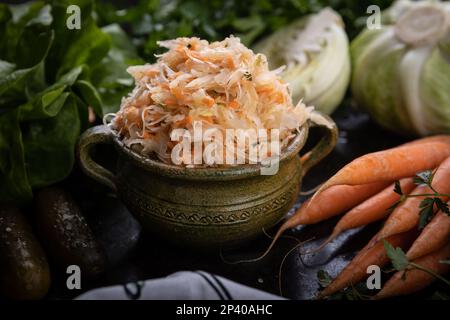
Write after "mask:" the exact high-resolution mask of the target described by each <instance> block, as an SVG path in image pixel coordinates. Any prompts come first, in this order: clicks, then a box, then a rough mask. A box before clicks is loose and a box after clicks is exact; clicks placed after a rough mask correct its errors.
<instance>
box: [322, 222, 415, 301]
mask: <svg viewBox="0 0 450 320" xmlns="http://www.w3.org/2000/svg"><path fill="white" fill-rule="evenodd" d="M415 235H416V232H415V231H410V232H406V233H401V234H396V235H394V236H392V237H389V238H387V239H386V240H387V241H388V242H389V243H390V244H391V245H392V246H394V247H401V248H406V247H408V245H409V244H410V243H411V242H412V241H413V239H414V236H415ZM376 238H377V235H375V236H374V237H373V238H372V240H370V241H369V243H368V244H367V245H366V246H365V247H364V248H363V249H361V251H360V252H359V253H358V254H357V255H356V257H355V258H353V260H352V261H351V262H350V263H349V264H348V265H347V266H346V267H345V268H344V270H342V271H341V272H340V273H339V275H338V276H337V277H336V278H335V279H334V280H333V282H331V283H330V284H329V285H328V286H327V287H326V288H325V289H324V290H323V291H322V292H320V294H319V296H318V298H323V297H326V296H330V295H332V294H333V293H336V292H338V291H340V290H342V289H345V288H347V287H348V286H350V285H352V284H356V283H358V282H360V281H362V280H364V279H365V278H366V277H367V267H369V266H370V265H377V266H379V267H380V268H381V267H383V266H385V265H386V264H388V262H389V261H390V260H389V257H388V256H387V254H386V250H385V249H384V243H383V241H378V242H376Z"/></svg>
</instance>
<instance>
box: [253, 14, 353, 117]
mask: <svg viewBox="0 0 450 320" xmlns="http://www.w3.org/2000/svg"><path fill="white" fill-rule="evenodd" d="M254 50H255V51H256V52H260V53H263V54H265V55H266V56H267V59H268V62H269V65H270V67H271V68H278V67H280V66H283V65H285V66H286V68H285V70H284V71H283V73H282V74H281V76H282V78H283V79H284V80H285V81H286V82H288V83H289V88H290V90H291V93H292V98H293V100H294V103H296V102H297V101H299V100H300V99H303V102H304V103H306V104H307V105H313V106H315V108H316V109H318V110H320V111H322V112H324V113H327V114H330V113H332V112H333V111H334V110H335V109H336V107H337V106H338V105H339V104H340V103H341V101H342V99H343V97H344V94H345V92H346V90H347V87H348V84H349V81H350V54H349V44H348V38H347V35H346V33H345V30H344V24H343V22H342V19H341V17H340V16H339V15H338V14H337V13H336V12H334V11H333V10H332V9H329V8H326V9H323V10H322V11H321V12H319V13H318V14H315V15H309V16H306V17H304V18H301V19H299V20H297V21H295V22H293V23H292V24H291V25H289V26H287V27H285V28H282V29H280V30H278V31H277V32H275V33H274V34H272V35H271V36H269V37H268V38H266V39H263V40H262V41H261V42H259V43H257V44H256V45H255V47H254Z"/></svg>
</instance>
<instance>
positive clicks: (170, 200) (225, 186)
mask: <svg viewBox="0 0 450 320" xmlns="http://www.w3.org/2000/svg"><path fill="white" fill-rule="evenodd" d="M321 117H322V119H323V121H321V123H322V124H321V126H323V127H324V128H325V129H326V131H325V132H326V133H325V135H324V137H323V138H322V139H321V140H320V141H319V143H318V144H317V145H316V146H315V147H313V148H312V149H311V151H309V152H308V153H307V154H305V155H304V156H302V157H300V156H299V151H300V150H301V149H302V147H303V146H304V144H305V142H306V139H307V137H308V131H309V126H310V125H314V124H312V123H311V122H307V123H305V124H304V125H303V126H302V127H301V128H300V130H299V133H298V134H297V135H296V137H295V138H294V139H293V140H292V141H291V142H290V144H289V146H288V147H287V148H286V150H284V152H283V153H282V155H281V157H280V160H279V161H280V162H279V169H278V172H277V173H276V174H274V175H261V171H260V169H261V168H260V165H259V164H253V165H249V164H247V165H238V166H232V167H224V168H211V167H209V168H208V167H205V168H186V167H183V166H177V165H169V164H164V163H162V162H159V161H157V160H152V159H150V158H148V157H146V156H142V155H140V154H138V153H137V152H135V151H133V150H132V149H130V148H128V147H126V146H125V145H124V144H123V143H122V141H121V140H120V139H119V137H118V136H117V135H116V134H115V133H114V132H113V131H112V130H111V129H109V128H108V127H107V126H104V125H101V126H96V127H93V128H90V129H88V130H87V131H86V132H84V133H83V134H82V136H81V137H80V140H79V144H78V157H79V160H80V164H81V168H82V169H83V171H84V172H85V173H86V174H87V175H88V176H90V177H92V178H94V179H95V180H97V181H98V182H100V183H102V184H104V185H106V186H108V187H110V188H111V189H113V190H114V191H115V192H116V193H117V195H118V196H119V197H120V199H121V200H122V201H123V202H124V203H125V205H126V206H127V208H128V209H129V211H130V212H131V213H132V214H133V215H134V216H135V217H136V218H137V219H138V220H139V221H140V223H141V224H142V225H143V227H144V228H145V229H146V230H148V231H150V232H152V233H155V234H158V235H160V236H161V237H163V238H164V239H167V240H168V241H171V242H173V243H175V244H177V245H181V246H188V247H194V248H201V249H208V248H209V249H211V248H219V247H230V246H235V245H237V244H240V243H242V242H244V241H247V240H250V239H253V238H255V237H256V236H258V235H260V234H262V232H263V230H268V229H269V228H271V227H273V226H274V225H275V224H276V223H277V222H279V221H280V220H281V219H282V218H283V217H284V216H285V215H286V213H287V212H288V211H289V209H290V208H291V207H292V205H293V204H294V202H295V200H296V199H297V197H298V193H299V189H300V186H301V180H302V177H303V176H304V174H305V173H306V172H307V171H308V170H309V169H310V168H311V167H312V166H314V165H315V164H316V163H317V162H319V161H320V160H321V159H323V158H324V157H325V156H326V155H327V154H328V153H329V152H330V151H331V150H332V149H333V148H334V146H335V145H336V141H337V128H336V125H335V124H334V122H333V121H332V120H331V119H330V118H329V117H327V116H325V115H321ZM106 143H107V144H113V145H114V146H115V149H116V150H117V153H118V163H117V168H116V170H115V173H113V172H111V171H109V170H107V169H106V168H104V167H102V166H101V165H100V164H98V163H96V162H95V161H94V160H93V159H92V158H91V156H90V152H91V150H92V148H95V146H96V145H98V144H106Z"/></svg>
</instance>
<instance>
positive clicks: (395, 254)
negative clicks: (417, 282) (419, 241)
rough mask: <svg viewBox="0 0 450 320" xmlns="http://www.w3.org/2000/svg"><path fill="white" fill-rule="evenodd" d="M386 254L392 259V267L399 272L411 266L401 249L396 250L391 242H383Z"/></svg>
mask: <svg viewBox="0 0 450 320" xmlns="http://www.w3.org/2000/svg"><path fill="white" fill-rule="evenodd" d="M383 242H384V243H383V245H384V249H385V250H386V254H387V256H388V257H389V259H391V262H392V266H393V267H394V268H395V270H397V271H401V270H405V269H406V268H407V267H408V265H409V260H408V258H407V257H406V254H405V253H404V252H403V250H402V249H401V248H394V247H393V246H392V245H391V244H390V243H389V242H387V241H386V240H383Z"/></svg>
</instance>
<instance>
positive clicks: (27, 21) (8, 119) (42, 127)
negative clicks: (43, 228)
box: [0, 0, 142, 204]
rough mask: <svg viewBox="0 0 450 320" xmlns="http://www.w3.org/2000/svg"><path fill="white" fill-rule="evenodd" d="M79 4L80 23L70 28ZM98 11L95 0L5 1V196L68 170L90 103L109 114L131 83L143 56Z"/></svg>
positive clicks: (1, 154)
mask: <svg viewBox="0 0 450 320" xmlns="http://www.w3.org/2000/svg"><path fill="white" fill-rule="evenodd" d="M71 4H74V5H78V6H79V7H80V8H81V12H82V19H81V23H82V25H81V29H79V30H78V29H75V30H69V29H68V28H67V27H66V20H67V17H68V15H67V13H66V10H67V7H68V6H69V5H71ZM94 15H95V3H94V1H93V0H60V1H56V0H48V1H34V2H29V3H26V4H22V5H16V6H13V5H11V6H8V5H0V36H1V37H0V203H3V202H8V203H18V204H22V203H25V202H27V201H29V200H30V199H31V197H32V189H33V188H37V187H43V186H46V185H49V184H52V183H55V182H57V181H60V180H62V179H64V178H65V177H67V176H68V175H69V173H70V171H71V170H72V166H73V164H74V149H75V143H76V140H77V138H78V136H79V134H80V132H81V131H82V130H84V129H85V128H86V127H87V126H88V125H90V124H89V122H88V107H91V108H92V109H93V110H94V112H95V114H96V115H97V116H98V117H101V116H102V115H103V113H104V112H105V111H106V112H111V111H116V110H117V109H118V107H119V104H120V101H121V98H122V96H124V95H126V94H127V92H128V91H130V90H131V86H132V85H133V80H132V78H131V77H130V76H129V75H128V74H126V71H125V70H126V68H127V66H128V65H131V64H137V63H141V62H142V60H140V59H139V57H138V56H137V54H136V52H135V49H133V48H134V45H133V44H132V43H131V42H130V41H129V40H128V38H127V37H126V36H125V34H124V32H123V31H122V30H121V28H120V27H119V26H118V25H115V26H105V27H104V28H100V27H99V26H98V25H97V22H96V20H95V19H94Z"/></svg>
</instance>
